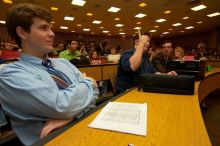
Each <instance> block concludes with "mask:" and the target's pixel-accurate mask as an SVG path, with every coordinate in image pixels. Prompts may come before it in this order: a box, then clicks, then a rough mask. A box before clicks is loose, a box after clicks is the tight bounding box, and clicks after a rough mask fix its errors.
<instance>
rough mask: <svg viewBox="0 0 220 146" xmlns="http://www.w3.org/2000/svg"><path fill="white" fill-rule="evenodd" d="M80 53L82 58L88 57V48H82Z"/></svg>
mask: <svg viewBox="0 0 220 146" xmlns="http://www.w3.org/2000/svg"><path fill="white" fill-rule="evenodd" d="M80 53H81V55H82V56H88V55H89V54H88V53H87V50H86V47H85V46H84V45H82V46H80Z"/></svg>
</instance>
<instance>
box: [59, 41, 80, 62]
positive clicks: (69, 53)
mask: <svg viewBox="0 0 220 146" xmlns="http://www.w3.org/2000/svg"><path fill="white" fill-rule="evenodd" d="M77 48H78V42H77V41H75V40H72V41H70V43H69V44H68V49H67V50H65V51H62V52H60V54H59V57H60V58H65V59H67V60H72V59H75V58H77V57H79V56H80V55H81V53H80V51H79V50H77Z"/></svg>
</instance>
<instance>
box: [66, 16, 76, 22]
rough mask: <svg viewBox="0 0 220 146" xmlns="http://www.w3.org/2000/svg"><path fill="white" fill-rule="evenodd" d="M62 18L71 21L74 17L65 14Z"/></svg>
mask: <svg viewBox="0 0 220 146" xmlns="http://www.w3.org/2000/svg"><path fill="white" fill-rule="evenodd" d="M64 20H68V21H73V20H74V17H72V16H65V17H64Z"/></svg>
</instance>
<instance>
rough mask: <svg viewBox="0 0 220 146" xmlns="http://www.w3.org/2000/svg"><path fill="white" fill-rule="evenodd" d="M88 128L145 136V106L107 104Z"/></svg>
mask: <svg viewBox="0 0 220 146" xmlns="http://www.w3.org/2000/svg"><path fill="white" fill-rule="evenodd" d="M89 127H91V128H98V129H105V130H111V131H118V132H123V133H130V134H136V135H142V136H146V134H147V132H146V131H147V104H146V103H144V104H136V103H124V102H109V103H108V104H107V105H106V106H105V107H104V108H103V110H102V111H101V112H100V113H99V115H98V116H97V117H96V118H95V119H94V120H93V121H92V123H90V124H89Z"/></svg>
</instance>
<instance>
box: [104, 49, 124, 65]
mask: <svg viewBox="0 0 220 146" xmlns="http://www.w3.org/2000/svg"><path fill="white" fill-rule="evenodd" d="M120 57H121V55H120V54H116V48H114V47H113V48H112V49H111V54H109V55H108V57H107V59H108V62H109V63H118V61H119V59H120Z"/></svg>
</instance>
